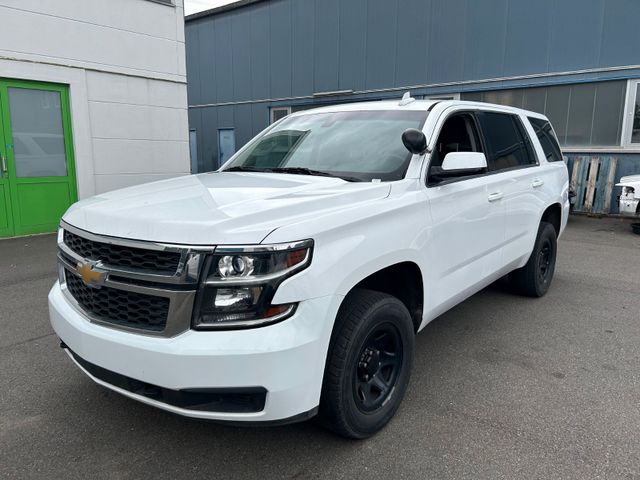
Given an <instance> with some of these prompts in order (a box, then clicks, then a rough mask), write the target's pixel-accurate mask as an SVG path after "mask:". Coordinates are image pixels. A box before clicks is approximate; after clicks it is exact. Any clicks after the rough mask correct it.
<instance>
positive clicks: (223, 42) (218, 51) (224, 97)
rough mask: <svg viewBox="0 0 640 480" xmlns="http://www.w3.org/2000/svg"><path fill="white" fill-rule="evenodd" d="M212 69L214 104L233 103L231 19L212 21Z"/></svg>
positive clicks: (221, 18)
mask: <svg viewBox="0 0 640 480" xmlns="http://www.w3.org/2000/svg"><path fill="white" fill-rule="evenodd" d="M213 28H214V42H215V43H214V46H213V52H214V53H213V68H214V71H215V75H216V80H215V81H216V95H217V97H216V102H232V101H233V84H234V82H235V78H234V77H233V50H232V48H231V17H230V16H221V17H219V18H216V19H214V22H213Z"/></svg>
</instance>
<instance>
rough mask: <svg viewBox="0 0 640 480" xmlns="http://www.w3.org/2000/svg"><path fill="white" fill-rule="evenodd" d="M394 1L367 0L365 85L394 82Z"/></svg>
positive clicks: (377, 85) (373, 85) (393, 84)
mask: <svg viewBox="0 0 640 480" xmlns="http://www.w3.org/2000/svg"><path fill="white" fill-rule="evenodd" d="M397 13H398V2H397V0H369V2H368V7H367V24H366V28H367V51H366V58H367V69H366V77H365V85H366V88H368V89H371V88H384V87H391V86H396V85H395V77H396V73H395V70H396V40H397V31H398V21H397Z"/></svg>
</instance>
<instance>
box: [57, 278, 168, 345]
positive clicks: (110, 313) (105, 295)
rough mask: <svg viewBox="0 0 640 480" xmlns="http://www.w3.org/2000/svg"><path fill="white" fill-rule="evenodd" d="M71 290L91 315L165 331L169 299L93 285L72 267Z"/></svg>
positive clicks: (109, 321) (147, 328)
mask: <svg viewBox="0 0 640 480" xmlns="http://www.w3.org/2000/svg"><path fill="white" fill-rule="evenodd" d="M65 273H66V274H65V278H66V283H67V289H68V290H69V292H70V293H71V295H72V296H73V298H75V300H76V301H77V302H78V304H80V306H81V307H82V308H83V309H84V310H85V311H86V312H87V313H89V314H91V315H94V316H96V317H98V318H99V319H100V320H101V321H103V322H107V323H112V324H114V325H118V326H122V327H130V328H137V329H141V330H150V331H153V332H161V331H163V330H164V328H165V326H166V324H167V316H168V314H169V299H168V298H166V297H156V296H153V295H145V294H142V293H136V292H130V291H127V290H119V289H115V288H110V287H101V288H92V287H89V286H87V285H86V284H85V283H84V282H83V281H82V280H81V279H80V278H78V277H77V276H75V275H74V274H73V273H71V272H70V271H69V270H66V272H65Z"/></svg>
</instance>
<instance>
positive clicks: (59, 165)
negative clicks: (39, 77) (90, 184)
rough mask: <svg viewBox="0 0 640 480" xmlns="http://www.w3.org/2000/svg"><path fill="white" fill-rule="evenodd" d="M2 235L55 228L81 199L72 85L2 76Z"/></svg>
mask: <svg viewBox="0 0 640 480" xmlns="http://www.w3.org/2000/svg"><path fill="white" fill-rule="evenodd" d="M0 155H2V158H1V160H2V162H1V165H0V166H1V167H2V180H0V202H1V203H0V236H10V235H27V234H31V233H42V232H52V231H55V229H56V228H57V226H58V224H59V222H60V217H61V216H62V214H63V213H64V212H65V210H66V209H67V208H68V207H69V205H71V204H72V203H73V202H74V201H75V200H76V181H75V173H74V163H73V145H72V141H71V126H70V121H69V100H68V91H67V87H65V86H63V85H55V84H45V83H39V82H28V81H19V80H0Z"/></svg>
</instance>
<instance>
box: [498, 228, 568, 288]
mask: <svg viewBox="0 0 640 480" xmlns="http://www.w3.org/2000/svg"><path fill="white" fill-rule="evenodd" d="M557 248H558V242H557V237H556V229H555V228H554V227H553V225H551V224H550V223H547V222H540V226H539V227H538V236H537V237H536V243H535V245H534V247H533V251H532V252H531V256H530V257H529V261H528V262H527V264H526V265H525V266H524V267H522V268H519V269H518V270H514V271H513V272H511V273H510V274H509V280H510V281H511V283H512V285H513V286H514V288H515V289H516V290H517V291H518V292H519V293H521V294H523V295H527V296H529V297H542V296H543V295H544V294H545V293H547V291H548V290H549V286H551V280H552V279H553V273H554V271H555V267H556V253H557Z"/></svg>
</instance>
